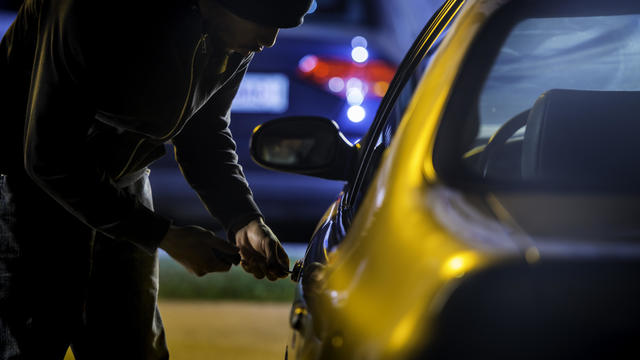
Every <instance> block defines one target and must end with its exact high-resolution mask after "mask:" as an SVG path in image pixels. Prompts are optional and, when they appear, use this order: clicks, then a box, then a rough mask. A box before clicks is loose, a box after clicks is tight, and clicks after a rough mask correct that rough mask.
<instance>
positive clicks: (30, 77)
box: [0, 0, 311, 359]
mask: <svg viewBox="0 0 640 360" xmlns="http://www.w3.org/2000/svg"><path fill="white" fill-rule="evenodd" d="M310 5H311V0H165V1H151V0H137V1H131V0H96V1H80V0H57V1H46V0H26V1H25V2H24V4H23V5H22V6H21V8H20V9H19V11H18V15H17V18H16V20H15V22H14V23H13V24H12V26H11V27H10V28H9V30H8V31H7V33H6V34H5V36H4V38H3V39H2V42H1V43H0V54H1V56H0V79H2V81H1V83H0V109H1V113H0V121H1V125H0V126H1V129H2V130H1V131H0V151H1V155H0V173H2V174H3V175H2V176H1V177H0V358H1V359H62V358H63V357H64V355H65V353H66V351H67V348H68V347H69V346H71V347H72V349H73V352H74V355H75V357H76V358H77V359H166V358H168V351H167V346H166V342H165V334H164V329H163V325H162V321H161V318H160V315H159V313H158V308H157V305H156V297H157V288H158V261H157V249H158V248H162V249H164V250H166V252H167V253H168V254H169V255H170V256H171V257H173V258H174V259H176V260H177V261H178V262H180V263H181V264H182V265H184V266H185V267H186V268H187V269H188V270H189V271H191V272H193V273H194V274H196V275H204V274H206V273H209V272H214V271H227V270H228V269H229V268H230V267H231V266H232V264H238V262H240V263H241V266H242V267H243V268H244V269H245V270H246V271H247V272H249V273H251V274H253V275H254V276H256V277H257V278H263V277H267V278H268V279H270V280H275V279H278V278H282V277H285V276H286V275H287V271H288V267H289V260H288V257H287V255H286V252H285V251H284V249H283V248H282V246H281V244H280V243H279V242H278V240H277V238H276V237H275V235H274V234H273V232H272V231H271V230H270V229H269V227H268V226H267V225H266V224H265V222H264V219H263V216H262V214H261V213H260V210H259V208H258V206H257V205H256V204H255V202H254V201H253V198H252V193H251V190H250V188H249V186H248V184H247V182H246V180H245V178H244V175H243V172H242V169H241V167H240V166H239V165H238V162H237V155H236V153H235V143H234V141H233V138H232V135H231V132H230V130H229V127H228V125H229V121H230V117H229V109H230V105H231V102H232V100H233V98H234V96H235V94H236V92H237V90H238V87H239V84H240V82H241V80H242V78H243V76H244V74H245V72H246V71H247V67H248V66H249V63H250V61H251V59H252V58H253V56H254V54H255V53H256V52H260V51H261V50H263V48H265V47H270V46H273V45H274V43H275V40H276V37H277V35H278V31H279V29H280V28H288V27H296V26H298V25H300V24H301V23H302V21H303V17H304V15H305V14H306V13H307V11H308V9H309V7H310ZM169 142H170V143H171V144H172V145H173V147H174V150H175V157H176V160H177V161H178V163H179V166H180V169H181V171H182V173H183V175H184V177H185V178H186V180H187V181H188V183H189V184H190V186H191V187H192V188H193V189H195V191H196V192H197V193H198V195H199V197H200V198H201V200H202V202H203V203H204V205H205V206H206V207H207V209H208V210H209V212H210V213H211V214H212V215H213V216H214V217H215V218H217V219H218V220H219V221H220V223H221V224H222V225H223V226H224V228H225V230H226V232H227V236H228V239H230V240H231V241H229V242H226V241H225V240H224V239H221V238H219V237H217V236H216V235H215V234H214V233H213V232H211V231H208V230H206V229H204V228H201V227H198V226H194V225H190V226H178V225H176V224H174V223H173V222H172V221H171V220H170V219H166V218H164V217H163V216H160V215H159V214H157V213H155V212H154V211H153V205H152V201H151V192H150V185H149V179H148V177H149V170H148V166H149V164H151V163H152V162H153V161H154V160H156V159H158V158H159V157H161V156H162V155H163V154H164V151H165V150H164V149H165V147H164V144H165V143H169ZM203 321H215V319H203Z"/></svg>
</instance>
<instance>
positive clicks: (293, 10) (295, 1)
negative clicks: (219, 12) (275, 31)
mask: <svg viewBox="0 0 640 360" xmlns="http://www.w3.org/2000/svg"><path fill="white" fill-rule="evenodd" d="M215 1H217V2H218V3H220V5H222V6H223V7H224V8H225V9H227V10H229V11H231V12H232V13H234V14H235V15H236V16H238V17H241V18H243V19H246V20H251V21H253V22H255V23H258V24H260V25H266V26H273V27H277V28H292V27H296V26H298V25H300V24H302V18H303V17H304V15H305V14H306V13H307V11H309V8H310V7H311V3H312V2H313V0H215Z"/></svg>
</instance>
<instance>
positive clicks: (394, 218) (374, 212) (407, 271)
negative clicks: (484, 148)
mask: <svg viewBox="0 0 640 360" xmlns="http://www.w3.org/2000/svg"><path fill="white" fill-rule="evenodd" d="M489 2H490V1H489ZM479 3H481V4H479ZM486 3H487V1H482V2H473V1H467V4H466V5H465V9H464V11H463V12H462V13H461V14H459V17H458V19H457V20H456V23H455V24H453V28H452V29H451V30H450V31H449V34H450V35H451V36H450V37H448V38H447V39H445V41H444V42H443V43H442V44H441V46H440V49H439V51H438V52H437V54H436V55H435V57H434V59H433V60H432V62H431V65H430V67H429V69H428V70H427V72H426V75H425V76H424V77H423V80H422V81H421V83H420V85H419V87H418V89H417V91H416V93H415V95H414V98H413V100H412V101H411V103H410V105H409V107H408V109H407V110H406V112H405V115H404V119H403V121H402V124H401V126H400V128H399V129H398V131H397V133H396V135H395V138H394V140H393V142H392V144H391V146H390V147H389V149H387V151H386V153H385V155H384V159H383V160H382V162H381V165H380V168H379V169H378V172H377V174H376V176H375V178H374V180H373V182H372V184H371V186H370V188H369V190H368V192H367V195H366V197H365V199H364V200H363V203H362V204H361V206H360V209H359V211H358V214H357V216H356V217H355V219H354V222H353V224H352V226H351V228H350V230H349V233H348V235H347V237H346V238H345V240H344V241H343V243H342V244H341V245H340V247H339V249H338V251H336V254H335V257H334V258H333V263H332V264H331V265H330V266H329V267H328V269H327V291H328V293H329V294H330V299H331V304H330V305H331V306H332V308H333V309H334V311H335V314H336V315H335V319H331V323H332V324H334V326H336V327H337V328H338V329H339V330H341V331H342V333H343V334H345V335H344V339H342V340H343V341H344V343H345V344H357V346H356V347H357V350H356V354H355V355H356V356H371V357H375V358H383V359H402V358H404V357H405V356H407V355H408V354H409V353H410V352H411V351H412V349H413V345H414V344H415V342H416V341H417V340H419V341H420V342H421V343H424V342H425V341H428V338H429V331H430V325H431V323H430V320H432V319H433V315H434V314H437V312H438V309H439V305H440V304H441V301H440V300H439V299H441V298H442V297H443V296H446V290H447V289H448V288H449V287H450V286H453V284H455V282H457V281H459V279H461V278H463V277H464V276H466V275H467V274H469V273H471V272H473V271H474V270H476V269H479V268H481V267H483V266H486V265H488V264H490V263H491V262H494V261H498V260H499V259H500V258H501V257H502V256H503V255H498V253H489V252H488V251H487V250H480V249H479V248H478V249H476V248H473V247H471V246H470V245H469V244H468V243H467V242H464V241H462V240H461V239H458V238H456V236H454V235H453V234H452V233H451V232H450V231H449V230H448V229H446V228H445V227H443V226H442V225H441V224H440V223H439V222H438V221H437V220H436V219H435V217H434V216H433V214H432V212H431V209H430V208H429V207H428V202H427V199H428V198H429V196H430V193H431V189H432V188H433V186H436V185H437V183H438V176H437V173H436V171H435V169H434V167H433V164H432V161H433V158H432V154H431V152H432V149H433V142H434V139H435V133H436V130H437V128H438V124H439V121H440V117H441V115H442V112H443V109H444V106H445V102H446V100H447V98H448V94H449V92H450V90H451V86H452V84H453V82H454V79H455V76H456V75H457V71H458V69H459V66H460V63H461V61H462V59H463V57H464V54H465V51H466V49H467V48H468V46H469V44H470V43H471V41H472V40H473V38H474V36H475V34H476V32H477V31H478V29H479V27H480V26H481V25H482V21H483V20H484V19H485V18H486V17H487V15H488V11H491V9H492V8H491V7H490V6H487V4H486ZM488 9H489V10H488ZM493 9H495V7H494V8H493ZM338 329H336V330H338Z"/></svg>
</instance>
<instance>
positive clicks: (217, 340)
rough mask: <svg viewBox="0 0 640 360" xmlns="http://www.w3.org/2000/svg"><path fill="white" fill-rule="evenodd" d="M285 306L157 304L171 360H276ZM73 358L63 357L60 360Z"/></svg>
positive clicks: (285, 332) (283, 339)
mask: <svg viewBox="0 0 640 360" xmlns="http://www.w3.org/2000/svg"><path fill="white" fill-rule="evenodd" d="M290 307H291V305H290V304H289V303H259V302H257V303H256V302H187V301H169V300H161V301H160V312H161V314H162V318H163V321H164V325H165V329H166V332H167V342H168V343H169V352H170V355H171V359H173V360H205V359H206V360H210V359H224V360H245V359H261V360H272V359H273V360H276V359H278V360H280V359H284V349H285V346H286V344H287V340H288V337H289V335H290V334H289V325H288V319H289V310H290ZM71 359H73V356H72V355H71V354H70V353H68V354H67V357H65V360H71Z"/></svg>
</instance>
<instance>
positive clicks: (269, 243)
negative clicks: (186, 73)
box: [173, 61, 289, 280]
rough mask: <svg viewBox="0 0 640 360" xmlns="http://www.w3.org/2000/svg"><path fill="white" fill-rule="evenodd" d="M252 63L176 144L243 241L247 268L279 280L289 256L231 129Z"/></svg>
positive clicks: (194, 181)
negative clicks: (236, 101)
mask: <svg viewBox="0 0 640 360" xmlns="http://www.w3.org/2000/svg"><path fill="white" fill-rule="evenodd" d="M247 66H248V61H246V62H244V63H243V64H242V65H241V67H240V68H239V69H238V70H237V71H236V73H235V74H234V75H233V77H232V78H231V79H230V80H229V81H228V82H227V83H226V84H225V85H224V86H223V87H222V88H221V89H220V90H219V91H218V92H216V94H214V95H213V97H212V99H210V100H209V102H208V103H207V104H205V105H204V107H203V108H202V109H200V111H199V112H198V113H197V114H196V115H195V116H194V117H193V118H192V119H190V120H189V122H188V123H187V125H186V126H185V128H184V129H183V130H182V131H181V132H180V134H178V135H177V136H176V137H175V138H174V139H173V145H174V147H175V157H176V160H177V162H178V164H179V165H180V169H181V171H182V173H183V175H184V177H185V179H186V180H187V182H188V183H189V184H190V185H191V187H192V188H193V189H194V190H195V191H196V192H197V193H198V195H199V197H200V199H201V200H202V202H203V204H204V205H205V206H206V208H207V209H208V210H209V212H210V213H211V215H213V216H214V217H215V218H216V219H218V220H219V221H220V222H221V223H222V225H223V227H224V228H225V230H226V231H227V233H228V236H229V240H230V241H231V242H233V243H236V244H237V246H238V248H239V250H240V255H241V257H242V265H243V268H244V269H245V270H246V271H248V272H250V273H252V274H254V275H255V276H256V277H258V278H262V277H265V276H267V277H268V278H269V279H270V280H275V279H277V278H279V277H284V276H286V275H287V270H288V267H289V258H288V257H287V255H286V253H285V251H284V249H283V248H282V245H281V244H280V242H279V241H278V239H277V238H276V236H275V235H274V234H273V232H271V230H270V229H269V228H268V227H267V226H266V225H265V224H264V222H263V218H262V214H261V212H260V210H259V208H258V206H257V205H256V203H255V202H254V200H253V195H252V193H251V190H250V188H249V185H248V184H247V181H246V179H245V177H244V174H243V172H242V168H241V166H240V165H239V164H238V156H237V154H236V152H235V149H236V145H235V142H234V141H233V137H232V135H231V131H230V130H229V121H230V108H231V103H232V101H233V98H234V97H235V95H236V93H237V91H238V88H239V86H240V82H241V81H242V78H243V76H244V74H245V73H246V70H247Z"/></svg>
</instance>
